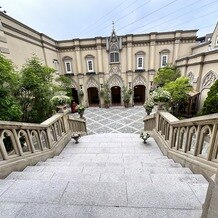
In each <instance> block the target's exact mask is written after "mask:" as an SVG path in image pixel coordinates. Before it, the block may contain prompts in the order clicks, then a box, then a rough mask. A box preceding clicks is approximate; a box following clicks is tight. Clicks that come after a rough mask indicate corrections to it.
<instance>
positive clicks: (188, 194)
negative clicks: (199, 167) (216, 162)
mask: <svg viewBox="0 0 218 218" xmlns="http://www.w3.org/2000/svg"><path fill="white" fill-rule="evenodd" d="M91 113H92V112H90V114H91ZM98 116H100V114H99V115H98ZM116 116H119V115H117V114H116ZM93 117H94V115H93ZM106 119H109V118H108V117H107V118H106ZM207 187H208V183H207V181H206V180H205V179H204V178H203V176H201V175H193V174H192V172H191V171H190V170H189V169H187V168H182V167H181V165H180V164H178V163H174V162H173V161H172V160H169V159H168V158H167V157H165V156H163V155H162V153H161V151H160V150H159V148H158V146H157V144H156V143H155V141H154V139H152V138H149V139H148V141H147V144H144V143H143V142H142V140H141V139H140V138H139V135H138V134H130V133H128V134H127V133H126V134H124V133H107V134H106V133H104V134H96V135H87V136H84V137H82V138H81V139H80V140H79V144H75V142H74V141H73V140H71V142H70V143H69V144H68V145H67V146H66V147H65V148H64V150H63V151H62V152H61V154H60V155H59V156H56V157H54V158H51V159H48V160H46V161H45V162H39V163H38V164H37V165H36V166H28V167H26V168H25V169H24V170H23V172H13V173H11V174H10V175H9V176H8V177H7V178H6V179H4V180H0V217H1V218H12V217H19V218H25V217H26V218H30V217H31V218H34V217H35V218H38V217H41V218H43V217H46V218H50V217H51V218H53V217H57V218H60V217H69V218H74V217H75V218H85V217H87V218H88V217H89V218H90V217H92V218H114V217H115V218H124V217H125V218H126V217H127V218H139V217H141V218H142V217H143V218H144V217H147V218H153V217H155V218H159V217H160V218H162V217H170V218H174V217H176V218H182V217H183V218H184V217H191V218H197V217H200V215H201V211H202V204H203V203H204V199H205V195H206V191H207Z"/></svg>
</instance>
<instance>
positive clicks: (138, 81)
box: [132, 75, 146, 87]
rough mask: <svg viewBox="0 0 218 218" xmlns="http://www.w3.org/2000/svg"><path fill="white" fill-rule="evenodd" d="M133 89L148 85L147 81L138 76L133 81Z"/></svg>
mask: <svg viewBox="0 0 218 218" xmlns="http://www.w3.org/2000/svg"><path fill="white" fill-rule="evenodd" d="M132 84H133V87H135V86H137V85H144V86H145V85H146V79H145V78H144V77H143V76H141V75H140V76H137V77H136V78H135V79H134V80H133V83H132Z"/></svg>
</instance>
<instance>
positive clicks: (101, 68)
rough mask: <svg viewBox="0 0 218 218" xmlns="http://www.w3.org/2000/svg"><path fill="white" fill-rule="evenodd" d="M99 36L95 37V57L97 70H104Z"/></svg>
mask: <svg viewBox="0 0 218 218" xmlns="http://www.w3.org/2000/svg"><path fill="white" fill-rule="evenodd" d="M101 43H102V42H101V38H100V37H99V38H96V45H97V59H98V72H104V70H103V62H102V46H101Z"/></svg>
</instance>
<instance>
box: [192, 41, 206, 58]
mask: <svg viewBox="0 0 218 218" xmlns="http://www.w3.org/2000/svg"><path fill="white" fill-rule="evenodd" d="M206 51H209V43H205V44H202V45H198V46H196V47H195V46H194V47H193V49H192V54H193V55H195V54H199V53H202V52H206Z"/></svg>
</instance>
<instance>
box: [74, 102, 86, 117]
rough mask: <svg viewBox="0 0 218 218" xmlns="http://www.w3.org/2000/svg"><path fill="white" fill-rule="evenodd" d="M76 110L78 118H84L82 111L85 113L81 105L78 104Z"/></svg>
mask: <svg viewBox="0 0 218 218" xmlns="http://www.w3.org/2000/svg"><path fill="white" fill-rule="evenodd" d="M76 110H77V112H78V114H79V115H80V118H84V117H83V114H84V111H85V106H84V105H82V104H78V105H77V106H76Z"/></svg>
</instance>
